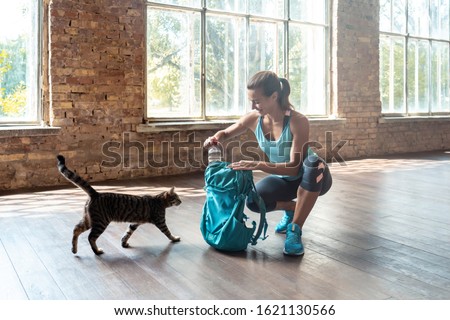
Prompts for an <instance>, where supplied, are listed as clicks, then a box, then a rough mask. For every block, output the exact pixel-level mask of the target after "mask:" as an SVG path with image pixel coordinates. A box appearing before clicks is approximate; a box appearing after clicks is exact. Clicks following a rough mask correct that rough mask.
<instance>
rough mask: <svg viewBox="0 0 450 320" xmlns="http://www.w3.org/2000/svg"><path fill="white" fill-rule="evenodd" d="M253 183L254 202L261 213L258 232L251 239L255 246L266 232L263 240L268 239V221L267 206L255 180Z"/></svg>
mask: <svg viewBox="0 0 450 320" xmlns="http://www.w3.org/2000/svg"><path fill="white" fill-rule="evenodd" d="M251 183H252V190H253V194H252V196H253V201H255V202H256V204H257V205H258V207H259V211H260V218H259V225H258V229H257V230H256V233H255V234H254V235H253V236H252V238H251V244H252V245H255V244H256V243H257V241H258V239H260V237H261V234H262V233H263V232H264V234H263V237H262V238H261V240H265V239H267V237H268V236H267V235H266V233H267V227H268V224H267V220H266V205H265V204H264V200H263V199H262V198H261V197H260V195H259V194H258V192H257V191H256V187H255V183H254V182H253V179H252V181H251ZM254 223H255V222H254Z"/></svg>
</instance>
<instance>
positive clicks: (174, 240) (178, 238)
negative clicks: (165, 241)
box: [170, 236, 181, 242]
mask: <svg viewBox="0 0 450 320" xmlns="http://www.w3.org/2000/svg"><path fill="white" fill-rule="evenodd" d="M170 240H171V241H172V242H178V241H180V240H181V237H179V236H172V237H170Z"/></svg>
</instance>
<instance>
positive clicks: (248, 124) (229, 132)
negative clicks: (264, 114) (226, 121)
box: [203, 112, 258, 148]
mask: <svg viewBox="0 0 450 320" xmlns="http://www.w3.org/2000/svg"><path fill="white" fill-rule="evenodd" d="M257 119H258V114H257V113H256V112H249V113H248V114H246V115H244V116H243V117H241V118H240V119H239V120H238V121H237V122H236V123H233V124H232V125H231V126H229V127H228V128H226V129H224V130H219V131H217V132H216V133H215V134H214V135H213V136H212V137H209V138H208V139H206V141H205V143H204V144H203V147H205V148H208V147H210V146H211V145H212V144H215V143H218V142H223V141H225V140H228V139H231V138H233V137H235V136H237V135H240V134H243V133H245V132H246V131H247V130H248V129H252V130H254V128H255V127H256V121H257Z"/></svg>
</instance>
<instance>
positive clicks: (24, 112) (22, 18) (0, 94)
mask: <svg viewBox="0 0 450 320" xmlns="http://www.w3.org/2000/svg"><path fill="white" fill-rule="evenodd" d="M40 6H41V1H37V0H14V1H1V2H0V124H24V123H37V122H38V121H39V120H40V101H39V100H40V99H39V78H40V76H39V75H40V71H39V66H40V63H39V40H38V38H39V30H40Z"/></svg>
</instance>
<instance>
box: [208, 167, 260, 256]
mask: <svg viewBox="0 0 450 320" xmlns="http://www.w3.org/2000/svg"><path fill="white" fill-rule="evenodd" d="M228 165H229V163H227V162H219V161H218V162H213V163H211V164H210V165H209V166H208V167H207V168H206V171H205V190H206V201H205V204H204V206H203V213H202V218H201V222H200V230H201V232H202V235H203V238H204V239H205V241H206V242H207V243H208V244H209V245H210V246H212V247H213V248H216V249H218V250H223V251H241V250H245V249H246V248H247V245H248V244H249V243H251V244H252V245H255V244H256V242H257V240H258V239H259V238H260V236H261V234H262V233H263V232H264V236H263V237H262V238H261V239H262V240H264V239H266V238H267V237H266V231H267V221H266V206H265V205H264V201H263V200H262V198H261V197H260V196H259V195H258V193H257V192H256V188H255V184H254V183H253V174H252V171H247V170H233V169H230V168H228ZM247 198H249V201H255V202H256V203H257V205H258V207H259V209H260V212H261V213H260V221H259V225H258V228H257V227H256V222H255V221H252V226H251V227H247V226H246V224H245V220H247V219H248V217H247V216H246V215H245V214H244V208H245V201H246V199H247Z"/></svg>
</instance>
